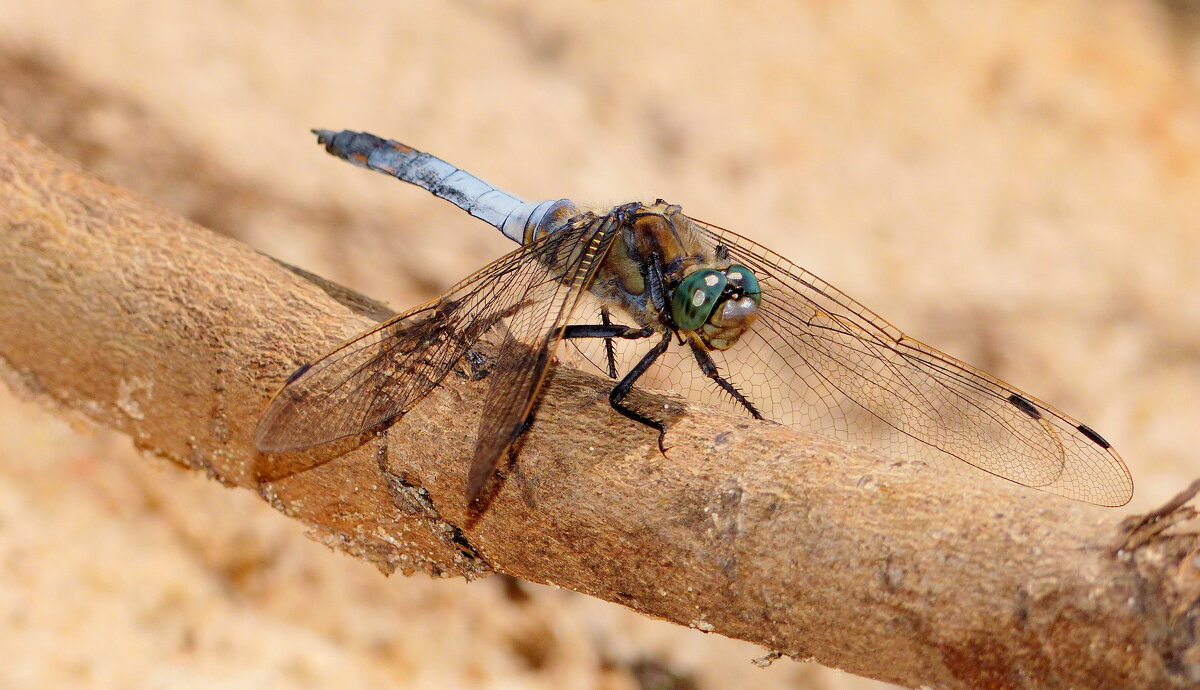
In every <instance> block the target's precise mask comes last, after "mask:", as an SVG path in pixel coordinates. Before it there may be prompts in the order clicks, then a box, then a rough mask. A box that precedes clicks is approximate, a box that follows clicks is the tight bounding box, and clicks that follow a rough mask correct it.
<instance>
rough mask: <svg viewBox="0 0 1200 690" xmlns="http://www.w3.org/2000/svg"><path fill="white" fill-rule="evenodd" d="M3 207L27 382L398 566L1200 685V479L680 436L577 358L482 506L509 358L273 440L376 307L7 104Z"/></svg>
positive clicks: (705, 618) (10, 319)
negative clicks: (478, 502) (1022, 484)
mask: <svg viewBox="0 0 1200 690" xmlns="http://www.w3.org/2000/svg"><path fill="white" fill-rule="evenodd" d="M0 222H2V223H3V241H2V242H0V356H2V358H3V361H4V364H5V367H4V369H5V375H6V377H7V379H8V380H9V382H10V384H11V385H13V386H14V387H17V388H20V389H22V390H24V391H26V392H27V393H29V394H30V395H33V396H36V397H39V398H40V399H43V400H46V401H49V402H51V403H52V404H54V405H55V406H56V407H57V408H58V409H60V410H62V411H63V413H64V414H83V415H85V416H86V417H89V418H91V419H92V420H95V421H96V422H97V423H100V424H103V425H107V426H110V427H113V428H116V429H119V430H121V431H123V432H125V433H127V434H129V436H130V437H131V438H132V439H133V440H134V442H135V443H136V444H137V445H138V446H139V447H141V448H143V449H145V450H148V451H150V452H153V453H155V454H156V455H160V456H163V457H166V458H169V459H171V460H173V461H174V462H176V463H178V464H180V465H182V466H184V467H188V468H192V469H197V470H202V471H204V472H206V473H208V474H209V475H210V476H211V477H213V478H214V479H217V480H219V481H221V482H223V483H225V484H226V485H229V486H236V487H241V488H246V489H250V490H253V491H257V492H259V493H260V494H261V495H262V496H263V498H264V499H265V500H268V501H270V502H271V503H272V504H273V505H275V506H276V507H278V508H279V509H280V510H281V511H283V512H284V513H286V514H287V515H289V516H290V517H293V518H295V519H299V520H302V521H303V522H304V523H306V524H307V525H309V526H310V527H311V528H312V529H313V533H314V535H316V536H317V538H319V539H321V540H323V541H325V542H326V543H330V544H333V545H336V546H337V547H339V548H341V549H343V550H345V551H347V552H349V553H351V554H353V555H355V556H357V557H360V558H363V559H367V560H370V561H372V562H374V563H375V564H377V565H378V566H379V567H380V568H381V569H382V570H384V571H385V572H390V571H392V570H395V569H400V570H402V571H404V572H412V571H414V570H424V571H426V572H428V573H430V574H434V575H462V576H465V577H468V578H473V577H477V576H480V575H483V574H486V573H489V572H491V571H498V572H504V573H509V574H512V575H515V576H518V577H522V578H526V579H528V580H532V581H535V582H542V583H549V584H554V585H558V586H561V587H566V588H569V589H573V590H576V591H579V592H585V593H587V594H591V595H593V596H597V597H601V598H603V599H607V600H609V601H614V602H618V603H621V604H624V605H625V606H628V607H630V608H633V609H635V610H637V611H640V612H642V613H645V614H647V615H651V616H656V617H660V618H665V619H668V620H671V621H674V622H677V623H679V624H682V625H690V626H692V627H695V628H699V629H701V630H705V631H712V632H717V633H720V634H723V635H727V636H731V637H736V638H741V639H745V640H750V641H753V642H756V643H759V644H761V645H763V646H764V647H766V648H768V649H771V650H778V651H780V652H782V653H784V654H786V655H789V656H792V657H796V658H802V659H812V660H815V661H819V662H821V663H822V664H826V665H829V666H834V667H837V668H841V669H844V670H846V671H849V672H852V673H856V674H860V675H865V676H870V677H873V678H878V679H882V680H887V681H891V682H894V683H899V684H902V685H909V686H917V685H930V686H936V687H998V688H999V687H1003V688H1007V687H1146V688H1150V687H1169V686H1179V687H1184V686H1193V685H1195V684H1196V683H1197V682H1198V681H1200V656H1198V653H1200V652H1198V648H1197V644H1196V628H1197V626H1196V613H1195V611H1196V606H1195V603H1196V599H1197V597H1198V596H1200V553H1198V551H1197V548H1198V546H1197V544H1198V539H1197V536H1196V529H1195V528H1196V524H1197V523H1196V519H1195V518H1196V515H1195V512H1194V511H1193V510H1192V509H1191V508H1189V507H1187V506H1185V505H1182V502H1181V503H1180V505H1177V506H1170V508H1171V509H1170V510H1166V511H1163V512H1162V513H1161V514H1159V515H1153V516H1150V517H1149V518H1148V519H1145V520H1140V521H1126V522H1124V523H1122V522H1121V516H1120V514H1119V513H1117V512H1115V511H1112V510H1106V509H1102V508H1095V507H1092V506H1088V505H1083V504H1078V503H1073V502H1070V501H1067V500H1064V499H1059V498H1056V497H1053V496H1049V495H1045V494H1041V493H1039V492H1036V491H1031V490H1024V489H1021V488H1019V487H1016V486H1011V485H1008V484H1005V483H1002V482H998V481H996V482H993V481H985V480H981V479H980V478H978V477H969V476H963V475H945V474H941V473H936V472H929V471H922V469H923V468H922V467H920V466H917V465H915V464H914V463H910V462H906V461H904V460H903V459H899V458H888V457H883V456H880V455H878V454H874V453H871V452H867V451H863V450H862V449H857V448H854V447H852V446H847V445H844V444H839V443H838V442H836V441H832V440H828V439H824V438H819V437H813V436H808V435H805V434H802V433H800V432H797V431H795V430H792V429H788V428H785V427H781V426H777V425H773V424H770V423H759V422H752V421H749V420H747V419H744V418H737V417H729V416H725V415H721V414H719V413H716V412H712V411H709V410H705V409H703V408H698V407H692V406H690V405H688V404H686V403H683V402H681V401H678V400H674V399H668V398H662V399H661V400H660V401H659V402H670V403H671V405H672V406H673V407H674V408H675V409H678V410H680V412H679V413H678V414H676V415H674V416H673V417H672V421H671V424H672V426H671V428H670V433H669V435H668V438H667V443H668V445H669V446H670V450H669V451H668V454H667V457H665V458H664V457H663V456H662V455H661V454H660V453H659V452H658V450H657V447H656V443H655V441H656V436H655V434H654V433H652V432H650V431H648V430H647V429H645V428H644V427H641V426H640V425H637V424H635V423H633V422H630V421H628V420H626V419H624V418H623V417H621V416H619V415H616V414H614V413H612V411H611V410H610V409H609V407H608V402H607V391H608V388H609V385H610V384H609V383H608V382H606V381H605V380H601V379H597V378H595V377H592V376H589V375H586V374H583V373H580V372H577V371H573V370H570V369H568V368H566V367H559V368H558V369H557V370H556V372H555V373H554V375H553V376H552V379H551V381H550V383H549V385H548V388H547V390H546V391H545V393H544V395H543V398H542V401H541V404H540V407H539V408H538V412H537V419H536V422H535V423H534V425H533V426H532V427H531V428H530V430H529V431H528V433H527V434H526V435H525V437H524V438H523V441H522V444H521V447H520V454H519V461H518V463H517V464H516V465H515V466H513V467H512V468H510V471H508V472H506V475H507V477H506V479H505V480H504V481H503V483H502V485H501V486H500V488H499V490H498V491H497V493H496V494H495V498H494V501H493V502H492V504H491V506H490V508H489V510H488V511H487V512H486V513H485V514H484V515H483V516H482V517H481V518H479V519H478V520H475V521H470V520H469V519H468V517H469V516H468V514H467V512H466V509H465V505H464V502H463V490H464V487H465V483H466V472H467V464H468V460H469V458H470V457H471V450H472V447H473V439H474V436H475V429H476V425H477V423H478V415H477V410H478V409H479V407H480V402H481V400H482V397H483V396H484V395H485V393H486V386H487V381H486V379H484V380H476V379H475V378H474V377H472V376H470V375H469V374H470V372H469V371H467V370H464V371H463V372H461V374H462V375H457V376H456V375H452V376H450V377H448V378H447V380H446V382H445V383H444V385H443V386H441V387H439V388H437V389H436V390H435V391H433V392H432V393H431V394H430V395H429V396H428V397H427V398H426V399H425V400H424V401H423V402H422V403H421V404H419V405H418V406H417V407H416V409H414V410H413V412H411V413H410V414H409V415H408V416H406V417H405V418H404V419H403V420H401V421H400V422H399V423H398V424H396V425H395V426H394V427H392V428H391V429H390V430H389V431H388V432H387V433H386V434H383V435H379V436H377V437H373V438H370V439H366V440H365V442H364V441H362V440H361V439H360V440H358V441H347V442H345V443H340V444H334V445H333V446H332V447H325V448H320V449H316V450H314V451H311V452H307V453H298V454H286V455H281V456H270V457H264V456H262V455H260V454H258V453H256V452H255V451H254V449H253V447H252V442H251V438H252V434H253V429H254V425H255V422H256V420H257V417H258V415H259V414H260V412H261V411H262V409H263V408H264V407H265V405H266V402H267V400H268V399H269V397H270V395H271V394H272V393H273V392H274V391H275V390H276V389H277V388H278V387H279V386H280V385H281V384H282V383H283V381H284V380H285V378H286V377H287V375H288V374H289V373H290V372H291V371H292V370H293V369H294V368H295V367H296V366H297V365H299V364H300V363H302V362H304V361H307V360H310V359H312V358H313V357H315V356H316V355H318V354H320V353H321V352H323V351H324V350H326V349H328V348H329V347H331V346H332V345H334V344H335V343H337V342H339V341H340V340H341V339H343V338H344V337H347V336H349V335H351V334H353V333H354V332H356V331H358V330H361V329H362V328H364V327H366V326H368V325H370V324H371V323H372V322H373V320H374V319H377V318H380V317H381V316H382V315H383V314H384V313H386V310H385V309H384V308H382V307H381V306H380V305H379V304H377V303H375V302H373V301H371V300H369V299H367V298H364V297H361V296H358V295H355V294H354V293H352V292H351V291H348V290H345V289H344V288H341V287H339V286H337V285H334V284H332V283H330V282H328V281H325V280H322V279H320V278H319V277H316V276H313V275H311V274H308V273H305V272H303V271H300V270H297V269H292V268H290V267H288V266H286V265H284V264H281V263H280V262H277V261H275V260H273V259H271V258H270V257H267V256H264V255H262V254H259V253H257V252H255V251H254V250H253V249H251V248H249V247H247V246H245V245H242V244H240V243H238V242H235V241H233V240H230V239H228V238H225V237H222V236H218V235H216V234H214V233H212V232H209V231H207V230H205V229H203V228H200V227H197V226H195V225H193V224H191V223H189V222H187V221H185V220H182V219H180V218H178V217H175V216H173V215H171V214H170V213H167V212H166V211H163V210H161V209H158V208H155V207H154V206H152V205H149V204H147V203H145V202H142V201H138V200H136V199H133V198H131V197H130V196H129V195H128V194H127V193H125V192H122V191H121V190H119V189H115V188H113V187H111V186H109V185H106V184H104V183H102V182H99V181H97V180H95V179H92V178H90V177H88V176H87V175H86V174H84V173H82V172H81V171H80V170H78V169H77V168H76V167H75V166H73V165H72V164H70V163H67V162H64V161H62V160H61V159H59V158H57V157H56V156H54V155H53V154H52V153H50V152H48V151H47V150H46V149H45V148H44V147H42V146H41V145H40V144H38V143H36V142H34V141H32V140H30V139H29V138H28V137H26V136H24V135H22V134H21V133H19V132H16V131H14V130H13V129H12V127H11V126H10V125H8V124H7V122H5V121H3V120H2V119H0ZM485 354H486V351H485ZM641 395H643V398H642V402H641V404H651V403H653V402H655V400H654V398H655V396H652V395H650V394H641Z"/></svg>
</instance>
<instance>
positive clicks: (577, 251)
mask: <svg viewBox="0 0 1200 690" xmlns="http://www.w3.org/2000/svg"><path fill="white" fill-rule="evenodd" d="M589 220H590V222H588V223H586V224H583V225H582V226H581V227H580V228H576V229H574V230H568V231H563V232H558V233H555V234H553V235H551V236H550V237H549V238H546V239H544V240H541V241H540V242H539V243H545V249H544V250H543V251H542V252H540V254H539V257H538V259H539V262H540V264H541V265H542V266H543V268H541V269H529V270H528V271H527V272H528V273H529V274H531V276H532V277H531V278H528V279H527V278H525V277H524V276H519V277H517V278H516V280H517V282H519V283H520V284H521V285H522V290H523V292H524V294H525V297H524V299H523V300H522V304H523V306H524V305H528V306H527V307H526V308H522V309H520V310H518V311H517V312H516V313H514V314H513V315H512V317H511V318H509V319H508V320H507V326H508V327H507V329H506V330H505V338H504V342H503V344H502V345H501V347H500V351H499V353H498V354H497V356H496V361H495V363H494V365H493V368H492V372H493V373H492V381H491V384H489V386H488V395H487V399H486V401H485V402H484V406H483V416H482V417H481V418H480V420H479V434H478V436H477V441H476V446H475V457H474V458H473V459H472V461H471V470H470V474H469V475H468V478H467V503H468V504H470V503H471V502H473V501H474V500H475V499H476V498H477V497H478V496H479V494H480V492H481V491H482V490H483V487H484V486H485V485H486V483H487V480H488V479H489V478H490V477H491V476H492V474H493V473H494V472H495V469H496V464H497V463H498V462H499V461H500V458H501V457H502V456H503V455H504V452H505V451H506V450H508V448H509V446H511V445H512V443H513V441H515V440H516V438H517V436H519V435H520V433H521V430H522V429H523V428H524V426H525V423H526V420H527V419H528V418H529V414H530V412H531V410H532V409H533V404H534V401H535V400H536V398H537V392H538V390H539V389H540V388H541V385H542V382H543V381H544V380H545V377H546V370H547V368H548V367H549V364H550V360H551V358H552V356H553V355H554V351H555V349H556V348H557V346H558V343H559V341H560V340H561V339H562V334H563V330H564V328H565V327H566V326H567V325H568V322H569V321H570V319H571V316H572V315H573V314H574V313H575V311H576V309H577V308H578V305H579V303H580V300H581V299H582V298H583V297H584V295H586V294H587V290H588V287H589V286H590V285H591V283H592V280H593V279H594V277H595V274H596V270H597V268H598V267H599V265H600V263H601V262H602V261H603V259H604V257H605V255H606V254H607V253H608V250H609V248H610V247H611V246H612V242H613V240H614V239H615V238H617V237H619V236H620V232H619V230H620V226H619V221H618V220H616V219H615V218H614V217H611V216H609V217H600V218H595V217H591V218H590V219H589ZM568 233H570V234H568ZM560 235H562V236H563V237H559V236H560Z"/></svg>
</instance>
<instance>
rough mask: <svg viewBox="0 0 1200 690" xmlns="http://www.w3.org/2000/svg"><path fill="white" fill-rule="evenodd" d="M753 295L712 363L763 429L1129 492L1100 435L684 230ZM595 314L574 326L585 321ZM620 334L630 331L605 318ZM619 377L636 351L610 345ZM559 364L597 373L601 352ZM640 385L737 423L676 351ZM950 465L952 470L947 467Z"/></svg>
mask: <svg viewBox="0 0 1200 690" xmlns="http://www.w3.org/2000/svg"><path fill="white" fill-rule="evenodd" d="M692 223H693V225H692V230H693V231H695V232H696V233H698V234H699V235H700V236H702V237H704V238H705V239H706V240H707V241H708V242H709V243H711V244H712V245H724V246H725V247H726V248H727V251H728V253H729V256H730V259H731V260H732V261H733V262H734V263H738V264H742V265H745V266H746V267H748V268H749V269H750V270H751V271H753V272H754V273H755V275H756V276H757V277H758V280H759V283H760V284H761V287H762V306H761V313H760V315H759V318H758V320H757V321H756V322H755V323H754V325H753V326H752V327H751V328H750V330H749V332H747V333H746V334H745V335H743V336H742V338H741V339H740V340H739V341H738V342H737V344H735V345H734V346H733V347H732V348H731V349H729V350H728V351H725V352H715V351H714V352H710V353H709V354H710V355H711V356H712V358H713V360H714V361H715V362H716V364H717V367H718V369H719V370H720V371H721V373H722V375H723V376H725V378H726V379H728V380H729V381H730V382H732V383H733V384H734V386H736V387H737V389H738V390H739V391H740V392H741V393H742V394H744V395H745V396H746V397H747V398H749V400H750V401H751V402H752V403H753V404H754V405H755V406H756V407H757V408H758V409H759V411H760V412H761V413H762V414H763V416H764V417H766V418H767V419H771V420H774V421H776V422H779V423H782V424H786V425H788V426H794V427H797V428H802V429H807V430H811V431H815V432H818V433H822V434H826V435H830V436H836V437H840V438H843V439H847V440H850V441H852V442H855V443H862V444H864V445H869V446H873V447H876V448H880V449H881V450H884V451H886V452H888V453H891V454H896V455H898V456H902V457H908V458H914V459H919V460H924V461H927V462H929V463H931V464H933V465H935V466H938V467H951V466H954V465H958V464H959V463H958V462H957V461H961V462H965V463H967V464H970V465H973V466H975V467H977V468H979V469H981V470H983V471H985V472H989V473H991V474H994V475H997V476H999V477H1003V478H1005V479H1008V480H1010V481H1013V482H1016V483H1018V484H1023V485H1025V486H1029V487H1034V488H1038V489H1041V490H1043V491H1047V492H1050V493H1054V494H1059V495H1062V496H1066V497H1068V498H1073V499H1077V500H1082V501H1087V502H1090V503H1096V504H1100V505H1107V506H1119V505H1124V504H1125V503H1127V502H1128V501H1129V499H1130V497H1131V496H1132V494H1133V482H1132V480H1131V478H1130V475H1129V471H1128V470H1127V469H1126V467H1125V463H1124V462H1122V460H1121V458H1120V456H1119V455H1118V454H1117V452H1116V451H1115V450H1113V449H1112V448H1111V447H1110V446H1109V445H1108V443H1107V442H1106V441H1104V439H1103V438H1101V437H1100V436H1099V435H1098V434H1096V432H1094V431H1092V430H1091V429H1089V428H1088V427H1086V426H1084V425H1083V424H1081V423H1080V422H1079V421H1078V420H1076V419H1074V418H1072V417H1070V416H1068V415H1066V414H1064V413H1062V412H1060V411H1059V410H1057V409H1055V408H1054V407H1052V406H1050V405H1048V404H1046V403H1044V402H1042V401H1041V400H1038V399H1037V398H1035V397H1033V396H1031V395H1029V394H1027V393H1024V392H1022V391H1020V390H1018V389H1017V388H1014V387H1012V386H1010V385H1008V384H1007V383H1004V382H1003V381H1001V380H999V379H996V378H995V377H992V376H990V375H988V374H986V373H984V372H982V371H979V370H978V369H975V368H974V367H971V366H970V365H967V364H964V363H963V362H961V361H959V360H957V359H955V358H953V357H951V356H949V355H946V354H944V353H942V352H939V351H938V350H936V349H934V348H932V347H930V346H928V345H926V344H924V343H921V342H919V341H917V340H914V339H912V338H910V337H908V336H906V335H905V334H904V333H903V332H901V331H900V330H899V329H897V328H896V327H895V326H893V325H891V324H890V323H888V322H887V321H886V320H884V319H883V318H882V317H880V316H878V315H877V314H875V313H874V312H872V311H871V310H869V309H867V308H866V307H864V306H863V305H861V304H859V303H858V302H856V301H855V300H853V299H851V298H850V297H848V296H847V295H845V294H843V293H842V292H841V291H839V290H837V289H836V288H834V287H832V286H831V285H829V284H828V283H826V282H825V281H823V280H821V279H820V278H818V277H816V276H814V275H813V274H811V273H809V272H808V271H805V270H804V269H802V268H800V267H798V266H796V265H795V264H793V263H791V262H790V261H788V260H787V259H785V258H783V257H781V256H779V255H778V254H776V253H774V252H772V251H771V250H769V249H766V248H765V247H762V246H760V245H758V244H755V243H754V242H752V241H750V240H747V239H745V238H744V237H741V236H739V235H737V234H735V233H733V232H730V231H727V230H724V229H721V228H718V227H715V226H712V225H707V224H704V223H701V222H699V221H695V220H693V221H692ZM598 313H599V305H598V304H589V305H585V306H584V307H583V308H581V310H580V316H579V317H578V318H577V320H579V319H580V318H582V319H588V318H591V319H593V322H597V323H598V321H597V320H595V319H597V318H598V317H595V316H592V314H598ZM613 316H614V317H615V319H616V320H617V321H618V322H622V323H625V322H628V317H624V318H620V316H621V315H619V314H614V315H613ZM613 345H614V347H615V349H616V353H617V356H616V360H617V369H618V371H619V372H620V373H624V372H626V371H628V370H629V367H630V366H631V365H632V364H633V362H636V361H637V359H638V358H639V357H640V355H641V354H642V353H643V352H644V350H645V349H646V348H647V347H648V344H647V343H644V342H636V341H634V342H631V341H620V340H618V341H614V342H613ZM564 355H565V356H567V357H569V358H571V359H572V361H574V362H575V363H577V364H583V365H585V366H586V367H587V368H589V369H590V370H592V371H595V372H597V373H601V374H604V373H606V369H607V364H606V361H605V360H606V356H605V352H604V345H603V342H602V341H598V340H597V341H571V342H570V343H568V344H567V345H566V346H565V348H564ZM638 383H639V385H640V386H644V387H647V388H660V389H664V390H669V391H672V392H676V393H678V394H680V395H683V396H684V397H687V398H689V399H692V400H697V401H700V402H704V403H706V404H713V405H716V406H718V407H721V408H723V409H726V410H728V411H730V412H733V413H741V414H747V412H746V410H745V408H743V407H741V406H740V405H739V404H737V403H736V402H735V401H734V400H733V399H732V398H731V397H730V396H729V395H728V394H727V393H725V392H724V391H723V390H721V389H720V388H719V387H717V386H715V385H713V383H712V382H711V381H709V380H708V379H707V378H705V377H704V375H703V374H702V373H700V371H699V369H698V367H697V366H696V364H695V361H694V358H693V357H692V355H691V353H690V352H689V351H688V349H687V348H685V347H674V348H672V349H671V350H670V351H668V352H667V353H666V354H664V355H663V356H662V357H661V358H660V360H659V361H658V362H657V363H656V365H655V366H654V367H653V368H651V369H650V370H649V371H648V372H647V374H646V376H644V377H643V378H642V379H640V380H639V382H638ZM949 459H954V462H946V461H947V460H949Z"/></svg>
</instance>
